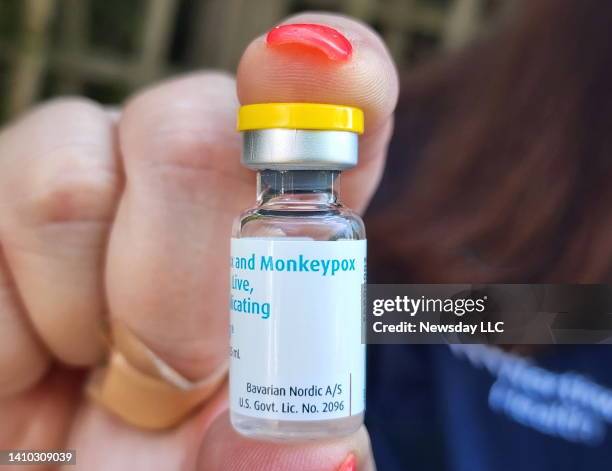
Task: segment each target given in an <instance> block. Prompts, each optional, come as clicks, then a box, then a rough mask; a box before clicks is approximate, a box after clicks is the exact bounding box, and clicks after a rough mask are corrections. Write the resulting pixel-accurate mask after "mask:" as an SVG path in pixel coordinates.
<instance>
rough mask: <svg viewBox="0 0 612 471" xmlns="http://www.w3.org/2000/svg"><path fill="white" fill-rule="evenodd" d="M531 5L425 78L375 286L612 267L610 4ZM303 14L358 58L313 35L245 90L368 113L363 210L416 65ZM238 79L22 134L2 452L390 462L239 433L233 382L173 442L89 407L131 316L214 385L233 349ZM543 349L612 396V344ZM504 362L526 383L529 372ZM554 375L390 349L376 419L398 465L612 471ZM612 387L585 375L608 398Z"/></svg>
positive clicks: (252, 54) (9, 189)
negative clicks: (611, 206) (88, 373)
mask: <svg viewBox="0 0 612 471" xmlns="http://www.w3.org/2000/svg"><path fill="white" fill-rule="evenodd" d="M516 8H517V11H516V13H515V15H513V16H512V17H511V18H509V19H508V21H507V23H506V24H504V25H503V27H502V28H501V29H500V30H499V31H498V32H497V33H495V35H493V36H491V37H488V38H486V39H484V40H483V41H481V42H480V43H479V44H476V45H474V46H472V47H471V48H470V49H469V50H466V51H464V52H462V53H460V54H457V55H455V56H452V57H448V58H444V59H442V60H440V61H439V62H437V63H433V64H429V65H427V66H425V67H423V68H422V69H420V70H417V71H415V73H414V74H411V75H410V76H408V77H407V78H406V80H405V82H404V84H403V85H404V86H403V95H402V99H401V104H400V108H399V111H398V113H397V115H396V116H395V126H396V130H395V137H394V139H393V140H392V144H391V149H390V159H389V162H388V166H387V169H386V173H385V177H384V178H383V180H382V185H381V187H380V190H379V192H378V194H377V195H376V197H375V199H374V202H373V204H372V206H371V211H370V213H369V219H370V221H369V226H368V227H369V239H370V241H371V242H370V247H371V249H372V257H371V268H372V269H371V273H372V277H371V279H370V281H371V282H385V281H387V282H455V281H462V282H489V281H498V282H502V281H521V282H538V281H565V282H589V281H607V270H609V265H610V261H611V259H610V257H609V255H608V251H609V247H608V245H609V244H607V241H606V239H607V238H606V235H607V231H606V225H607V222H606V220H607V219H606V218H605V216H606V213H605V211H606V209H607V208H606V206H607V203H608V200H609V192H610V190H609V186H608V185H606V177H607V176H608V173H609V172H608V171H607V170H608V164H607V162H606V159H607V155H606V153H607V152H606V151H607V147H609V146H610V140H609V138H608V134H607V132H608V131H607V128H606V125H607V121H608V120H607V117H608V116H610V115H612V102H611V98H612V96H611V94H610V92H609V90H608V84H609V83H610V78H612V69H611V60H612V56H611V55H610V54H609V52H610V51H609V49H610V44H612V43H611V41H610V39H612V38H610V35H612V32H610V30H609V25H610V24H612V23H611V21H610V20H612V8H611V7H608V6H606V5H605V4H603V3H602V2H596V1H595V0H587V1H583V2H572V1H570V0H560V1H559V0H555V1H554V0H541V1H540V2H527V1H524V2H522V3H520V4H518V5H517V7H516ZM287 22H288V23H292V22H293V23H296V22H308V23H319V24H326V25H330V26H332V27H334V28H336V29H338V30H339V31H340V32H342V33H343V34H345V35H346V36H347V37H348V38H349V40H350V41H351V42H352V44H353V46H354V48H355V53H354V56H353V58H352V59H351V61H349V62H348V63H347V64H345V65H343V66H338V65H337V64H330V63H329V62H328V61H326V60H325V59H324V58H321V55H320V51H316V50H314V49H316V48H314V49H313V47H311V46H309V47H305V48H304V47H302V45H299V44H298V45H296V46H295V47H289V48H288V49H285V50H283V51H280V50H279V51H275V50H273V49H267V48H265V46H264V44H263V39H262V38H258V39H256V40H255V41H254V42H253V43H252V44H251V46H249V48H248V49H247V51H246V52H245V55H244V57H243V59H242V61H241V65H240V67H239V70H238V74H237V88H238V98H239V100H240V102H241V103H253V102H261V101H291V100H293V101H321V102H326V101H327V102H332V103H343V104H351V105H355V106H359V107H361V108H363V109H364V111H365V113H366V122H367V123H368V134H367V135H365V136H364V137H363V139H362V143H361V145H362V156H361V162H360V165H359V167H358V169H356V170H355V171H353V172H350V173H347V175H346V178H345V180H344V181H343V187H344V190H343V194H345V195H346V198H347V199H348V200H349V202H350V204H352V205H353V206H354V207H357V208H360V209H362V210H363V209H365V207H366V206H367V204H368V201H369V199H370V198H371V196H372V194H373V192H374V190H375V189H376V187H377V185H378V180H379V177H380V175H381V173H382V171H383V164H384V156H385V153H386V146H387V142H388V138H389V136H390V133H391V126H392V125H391V122H392V113H393V109H394V106H395V101H396V97H397V83H396V79H395V72H394V67H393V64H392V62H391V60H390V58H389V56H388V54H387V52H386V50H385V48H384V45H383V44H382V42H381V41H380V40H379V39H378V38H377V37H376V36H375V35H374V34H373V33H372V32H371V31H370V30H368V29H366V28H364V27H363V26H362V25H360V24H358V23H356V22H353V21H351V20H348V19H346V18H339V17H336V16H331V15H310V14H309V15H301V16H298V17H294V18H291V19H289V20H287ZM235 86H236V84H235V83H234V81H233V80H232V79H231V78H229V77H227V76H222V75H218V74H210V73H200V74H193V75H190V76H187V77H184V78H180V79H177V80H172V81H168V82H165V83H163V84H160V85H157V86H155V87H152V88H150V89H148V90H145V91H143V92H141V93H140V94H139V95H137V96H136V97H135V98H132V99H131V100H130V101H129V102H128V103H127V104H126V105H125V107H124V108H123V109H122V110H121V111H120V113H118V114H119V118H117V113H115V112H109V111H107V110H104V109H103V108H101V107H100V106H98V105H96V104H94V103H91V102H87V101H85V100H79V99H70V100H66V99H64V100H58V101H54V102H52V103H49V104H46V105H43V106H42V107H40V108H38V109H35V110H33V111H32V112H30V113H29V114H28V115H27V116H25V117H24V118H22V119H20V120H19V121H17V122H15V123H12V124H11V125H10V126H8V127H7V128H6V129H5V130H4V131H3V133H2V135H0V181H1V183H0V194H1V198H2V201H3V203H2V204H1V205H0V241H1V243H2V245H1V246H2V256H3V257H2V270H1V271H0V274H1V275H2V284H1V291H0V292H1V296H0V303H2V304H1V305H2V309H1V310H0V313H1V314H0V315H1V316H2V317H0V321H1V322H2V329H0V336H2V338H1V340H0V395H1V397H2V399H1V400H0V416H1V417H2V422H1V424H0V444H1V448H17V447H19V448H74V449H76V450H77V454H78V458H77V467H80V468H82V469H88V470H95V469H118V470H119V469H133V470H139V469H147V470H148V469H185V470H192V469H199V470H207V471H208V470H217V469H224V470H245V469H248V470H258V469H261V470H264V469H265V470H284V469H303V470H319V469H320V470H332V469H342V471H348V470H354V469H358V470H368V469H374V463H373V458H372V455H371V452H370V447H369V441H368V435H367V432H366V431H365V430H361V431H360V432H358V433H357V434H356V435H354V436H350V437H346V438H342V439H337V440H333V441H327V442H315V443H309V444H278V443H260V442H254V441H251V440H247V439H244V438H242V437H240V436H238V435H237V434H236V433H235V432H233V430H232V429H231V427H230V425H229V420H228V416H227V413H226V412H225V409H226V399H225V395H226V391H225V389H224V388H223V387H222V388H221V389H220V390H219V391H218V392H217V393H216V394H215V396H214V397H212V398H210V399H209V400H208V401H207V402H206V403H205V404H204V405H203V406H202V407H201V410H200V411H199V412H198V413H197V414H195V415H194V416H193V417H191V418H189V419H187V420H186V421H184V422H183V423H182V424H181V425H180V426H179V427H177V428H176V429H173V430H171V431H168V432H163V433H161V432H158V433H151V432H144V431H140V430H137V429H135V428H133V427H130V426H128V425H126V424H124V423H122V422H121V421H119V420H117V419H116V418H114V417H113V416H111V415H109V414H108V413H107V412H105V411H104V410H103V409H101V408H100V407H98V406H96V405H95V404H93V403H92V402H90V401H87V400H86V399H85V397H84V396H83V384H84V379H83V377H82V374H81V373H80V372H79V371H80V370H82V369H84V368H93V367H95V366H96V365H97V364H98V363H99V362H100V360H101V359H102V358H103V356H104V343H103V341H102V340H101V338H100V324H101V323H102V322H103V319H104V318H106V317H107V316H110V317H111V318H112V319H113V321H120V322H122V323H124V324H125V325H127V327H129V328H130V329H131V330H132V331H133V332H134V333H135V334H136V335H137V336H138V337H139V338H140V339H141V340H142V341H143V342H144V343H145V344H146V346H147V347H148V348H150V349H151V350H152V351H154V352H155V353H156V354H157V355H158V356H159V357H160V358H162V359H163V360H164V361H165V362H167V363H168V364H169V365H171V366H172V367H173V368H174V369H176V370H177V371H179V372H180V373H181V374H182V375H183V376H184V377H186V378H188V379H190V380H193V381H199V380H202V379H203V378H206V377H207V376H210V375H211V374H212V373H213V372H215V371H217V369H218V367H219V365H220V364H221V363H222V361H223V359H224V358H225V353H226V348H225V343H226V336H225V329H226V317H225V315H226V314H225V313H226V310H227V309H226V306H225V296H223V295H222V293H223V292H224V290H225V283H226V279H227V276H226V277H223V276H222V274H223V273H226V270H227V268H226V266H227V264H226V259H227V253H228V246H227V241H228V234H229V226H230V225H231V220H232V219H233V217H234V216H235V215H236V214H237V213H238V212H239V210H241V209H243V208H244V207H246V206H247V204H248V202H249V201H250V200H251V198H252V194H253V193H254V188H253V184H252V177H251V175H249V174H248V172H246V171H244V170H243V169H242V168H241V167H240V166H239V159H238V155H239V152H240V143H239V136H237V134H236V133H235V132H234V131H233V127H234V126H233V121H234V114H235V110H236V106H237V102H236V100H235V92H234V87H235ZM204 203H206V204H204ZM178 228H180V230H178ZM220 274H221V275H220ZM202 287H205V289H204V290H203V289H202ZM203 291H204V292H205V296H204V295H203ZM531 353H532V355H533V356H534V358H535V359H536V360H537V362H538V365H541V366H544V367H546V368H548V369H549V370H551V371H552V372H551V373H550V374H552V375H557V376H554V377H555V378H557V377H559V378H561V377H563V376H562V374H563V372H568V371H574V370H576V371H580V372H581V373H583V374H584V375H588V376H590V377H592V378H593V380H596V381H598V382H599V383H600V384H603V385H604V386H612V381H610V373H609V367H608V363H607V361H609V360H610V359H611V358H612V353H611V352H610V351H609V349H608V348H607V347H596V346H592V347H572V348H570V347H566V348H555V349H544V348H543V349H541V350H536V351H535V352H531ZM500 365H509V367H508V368H509V369H512V371H515V372H517V373H516V374H515V375H514V383H512V381H510V379H509V378H507V377H504V376H503V375H502V373H501V370H500V368H499V366H500ZM75 367H80V368H79V370H76V369H75ZM547 371H548V370H547ZM538 374H540V375H541V376H537V375H538ZM534 375H535V376H534ZM543 375H545V373H542V371H541V369H534V368H533V365H532V364H531V363H524V362H523V361H522V360H520V359H517V358H516V357H514V356H512V355H510V354H507V353H503V352H500V351H497V350H492V349H486V348H483V349H464V350H461V349H454V350H453V351H452V352H449V349H448V347H442V346H440V347H426V346H421V347H417V346H409V345H406V346H372V347H371V348H370V356H369V384H368V388H369V389H368V394H369V399H368V416H367V420H366V423H367V425H368V429H369V433H370V437H371V439H372V443H373V449H374V457H375V458H376V460H377V466H378V469H381V470H385V471H386V470H390V471H393V470H395V469H398V470H399V469H401V470H404V469H405V470H417V469H449V470H451V469H452V470H471V471H480V470H501V471H503V470H506V469H521V470H530V469H534V470H535V469H568V470H569V469H571V470H575V469H602V468H606V467H607V464H608V463H610V462H611V460H612V455H611V450H612V447H611V446H610V444H611V443H610V437H608V436H607V435H606V434H605V431H606V430H605V428H606V427H607V424H606V421H607V419H608V418H607V417H605V416H604V415H602V414H601V413H600V412H601V410H599V409H597V410H596V408H594V407H592V408H591V409H593V410H587V409H589V408H588V407H585V404H584V403H581V402H580V401H579V399H580V397H582V396H580V397H574V396H571V398H572V399H574V400H575V402H576V403H575V404H572V403H569V402H567V401H565V402H563V401H560V400H557V399H558V398H556V397H554V396H551V397H542V395H541V394H540V393H541V391H538V390H537V384H538V380H543V379H545V378H550V376H543ZM568 378H570V379H569V380H568V381H571V378H573V377H568ZM559 382H560V383H562V381H559ZM571 384H572V385H574V384H575V383H571ZM595 384H596V383H594V382H592V381H591V380H588V381H586V382H581V383H580V386H581V387H582V389H581V391H582V390H584V391H586V392H584V396H585V397H586V398H587V400H588V399H589V397H590V396H589V394H590V393H592V392H593V391H595V389H593V388H594V387H595ZM526 385H531V386H530V387H531V388H532V389H531V390H530V389H529V387H527V386H526ZM534 385H535V386H534ZM494 387H497V389H495V390H494V389H493V388H494ZM501 387H504V388H505V389H500V388H501ZM500 391H501V392H500ZM492 392H494V393H495V394H492ZM607 392H608V390H607V389H606V388H604V389H603V392H602V391H600V393H601V394H600V396H601V397H600V399H601V398H603V402H604V403H605V401H606V400H607V399H606V398H607V397H608V396H605V393H607ZM504 394H505V395H504ZM502 395H504V396H503V397H504V398H506V400H499V397H501V396H502ZM517 397H518V400H517V399H516V398H517ZM560 397H563V398H565V396H560ZM592 399H593V398H592ZM516 404H519V406H520V405H522V408H521V407H516ZM526 405H528V406H529V407H527V406H526ZM588 405H589V404H586V406H588ZM551 406H555V408H551ZM564 408H565V409H568V410H569V412H568V411H566V410H565V409H564ZM574 410H580V411H581V415H578V414H576V413H575V414H574V415H571V414H572V413H573V412H574ZM525 411H527V412H528V414H527V415H526V414H525ZM598 413H599V415H598ZM568 414H569V415H568ZM567 417H570V419H571V420H567ZM575 417H578V419H579V420H577V419H575ZM535 418H537V419H538V420H539V421H538V420H535ZM576 423H577V424H578V425H577V426H576ZM589 427H590V428H589Z"/></svg>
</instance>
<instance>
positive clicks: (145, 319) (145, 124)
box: [107, 73, 255, 380]
mask: <svg viewBox="0 0 612 471" xmlns="http://www.w3.org/2000/svg"><path fill="white" fill-rule="evenodd" d="M236 107H237V100H236V92H235V82H234V80H233V79H232V78H230V77H228V76H226V75H221V74H212V73H203V74H197V75H191V76H188V77H184V78H180V79H177V80H174V81H170V82H167V83H164V84H161V85H159V86H157V87H155V88H152V89H150V90H146V91H144V92H143V93H142V94H140V95H139V96H137V97H136V98H134V99H133V100H132V101H131V102H130V103H129V104H128V105H127V107H126V109H125V110H124V113H123V115H122V118H121V121H120V124H119V128H120V146H121V151H122V155H123V158H124V161H125V172H126V179H127V184H126V190H125V192H124V194H123V196H122V199H121V203H120V206H119V210H118V214H117V219H116V223H115V225H114V228H113V232H112V236H111V241H110V247H109V258H108V269H107V285H108V297H109V303H110V309H111V313H112V315H113V317H114V318H115V319H116V320H119V321H121V322H123V323H124V324H126V325H127V327H128V328H129V329H130V330H132V332H133V333H134V334H135V335H136V336H137V337H139V338H140V339H141V340H142V341H143V342H145V343H146V344H147V346H148V347H150V348H151V349H152V350H153V351H154V352H156V353H157V354H158V355H159V356H160V357H161V358H162V359H163V360H164V361H166V362H167V363H169V364H170V366H172V367H174V368H175V369H176V370H178V371H179V372H180V373H182V374H183V375H185V376H187V377H189V378H191V379H194V380H196V379H202V378H204V377H206V376H207V375H208V374H209V373H210V372H212V371H213V370H215V369H217V368H218V367H219V365H220V364H221V363H222V362H224V361H225V360H226V353H227V325H228V321H227V311H228V308H227V296H226V295H225V294H224V293H227V290H228V288H229V287H228V284H229V275H228V269H229V268H228V263H227V254H228V253H229V237H230V228H231V224H232V220H233V218H234V217H235V216H236V215H237V214H238V213H239V212H240V211H241V210H243V209H244V208H246V206H247V205H248V203H249V201H252V199H253V198H254V194H255V187H254V178H253V176H252V175H250V172H248V171H247V170H245V169H243V168H241V166H240V163H239V160H240V136H239V135H238V134H237V133H236V132H235V131H234V123H235V114H236Z"/></svg>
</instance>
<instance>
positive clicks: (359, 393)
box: [230, 238, 366, 421]
mask: <svg viewBox="0 0 612 471" xmlns="http://www.w3.org/2000/svg"><path fill="white" fill-rule="evenodd" d="M365 260H366V241H365V240H340V241H313V240H304V239H299V238H298V239H291V238H284V239H280V238H279V239H265V238H244V239H232V256H231V296H230V313H231V315H230V318H231V325H230V344H231V347H230V357H231V367H230V406H231V408H232V410H233V411H234V412H237V413H240V414H243V415H247V416H252V417H259V418H266V419H275V420H301V421H306V420H325V419H337V418H342V417H348V416H350V415H355V414H359V413H361V412H363V410H364V402H365V345H364V344H363V343H362V339H361V313H362V293H363V283H364V278H365V264H366V261H365Z"/></svg>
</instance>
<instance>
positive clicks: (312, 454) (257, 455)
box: [196, 413, 374, 471]
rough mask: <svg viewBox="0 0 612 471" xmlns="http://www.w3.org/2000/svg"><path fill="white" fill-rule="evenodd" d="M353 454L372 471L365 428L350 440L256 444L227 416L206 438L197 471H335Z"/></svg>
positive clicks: (366, 470) (362, 468) (365, 469)
mask: <svg viewBox="0 0 612 471" xmlns="http://www.w3.org/2000/svg"><path fill="white" fill-rule="evenodd" d="M351 453H352V454H354V455H355V457H356V461H357V469H359V470H360V471H373V470H374V464H373V460H372V454H371V450H370V442H369V439H368V434H367V432H366V430H365V428H363V427H362V428H361V429H360V430H359V431H358V432H356V433H354V434H352V435H349V436H347V437H342V438H337V439H334V440H328V441H312V442H303V443H294V444H284V443H279V442H264V441H255V440H251V439H248V438H245V437H243V436H241V435H238V434H237V433H236V432H235V431H234V429H233V428H232V427H231V425H230V423H229V417H228V414H227V413H226V414H223V415H221V416H219V417H218V418H217V420H215V422H214V423H213V424H212V426H211V428H210V429H209V430H208V432H207V433H206V436H205V437H204V441H203V446H202V448H201V450H200V455H199V461H198V466H197V468H196V469H198V471H221V470H226V469H231V470H233V471H260V470H261V471H264V470H265V471H267V470H271V469H273V470H274V471H293V470H296V469H300V470H304V471H319V470H320V471H335V470H337V469H338V468H339V467H340V466H341V464H342V463H343V462H344V461H345V460H346V458H347V456H349V455H350V454H351Z"/></svg>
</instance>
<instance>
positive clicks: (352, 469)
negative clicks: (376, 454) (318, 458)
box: [338, 453, 357, 471]
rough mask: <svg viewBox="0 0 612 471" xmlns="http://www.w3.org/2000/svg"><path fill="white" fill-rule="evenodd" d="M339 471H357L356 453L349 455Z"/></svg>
mask: <svg viewBox="0 0 612 471" xmlns="http://www.w3.org/2000/svg"><path fill="white" fill-rule="evenodd" d="M338 471H357V458H355V455H354V454H352V453H351V454H350V455H348V456H347V457H346V459H345V460H344V461H343V462H342V464H341V465H340V467H339V468H338Z"/></svg>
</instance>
